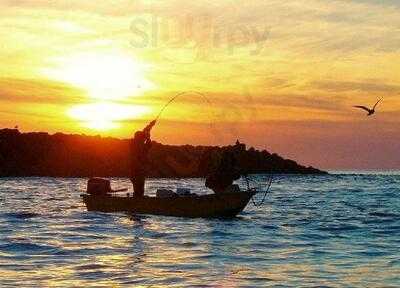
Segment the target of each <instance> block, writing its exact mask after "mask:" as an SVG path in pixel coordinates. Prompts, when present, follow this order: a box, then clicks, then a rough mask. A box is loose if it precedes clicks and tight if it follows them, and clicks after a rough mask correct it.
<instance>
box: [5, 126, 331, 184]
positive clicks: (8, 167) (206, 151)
mask: <svg viewBox="0 0 400 288" xmlns="http://www.w3.org/2000/svg"><path fill="white" fill-rule="evenodd" d="M232 147H236V149H237V151H240V153H239V154H238V155H240V156H239V157H238V158H239V163H240V166H241V167H243V170H244V171H246V172H248V173H282V174H285V173H290V174H324V173H326V172H323V171H320V170H318V169H315V168H313V167H305V166H301V165H299V164H297V163H296V162H295V161H292V160H288V159H283V158H282V157H280V156H279V155H277V154H275V153H273V154H270V153H269V152H268V151H266V150H263V151H258V150H256V149H254V148H253V147H251V148H250V149H248V150H246V145H244V144H242V143H240V142H238V143H237V145H235V146H227V147H213V146H191V145H183V146H172V145H163V144H160V143H157V142H153V145H152V148H151V150H150V155H149V163H148V171H149V172H148V174H149V176H150V177H176V178H181V177H204V176H206V175H207V174H208V173H209V172H210V171H211V170H212V169H213V165H215V163H216V162H217V161H218V159H219V158H218V157H219V155H220V154H221V153H222V151H223V150H224V149H232ZM128 155H129V140H120V139H115V138H110V137H106V138H103V137H100V136H85V135H66V134H63V133H56V134H54V135H49V134H48V133H42V132H40V133H20V132H19V131H18V130H17V129H2V130H0V163H1V165H0V177H11V176H13V177H15V176H21V177H25V176H52V177H94V176H98V177H127V176H128V175H129V156H128Z"/></svg>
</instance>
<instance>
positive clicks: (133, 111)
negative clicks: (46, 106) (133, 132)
mask: <svg viewBox="0 0 400 288" xmlns="http://www.w3.org/2000/svg"><path fill="white" fill-rule="evenodd" d="M150 110H151V109H150V108H149V107H147V106H138V105H122V104H115V103H110V102H100V103H93V104H83V105H76V106H74V107H72V108H71V109H69V111H68V115H69V116H71V117H73V118H75V119H78V120H80V121H81V122H83V124H84V125H85V126H86V127H88V128H91V129H95V130H108V129H113V128H118V127H120V123H121V122H123V121H129V120H133V119H137V118H138V117H140V116H143V115H144V114H146V113H149V112H150Z"/></svg>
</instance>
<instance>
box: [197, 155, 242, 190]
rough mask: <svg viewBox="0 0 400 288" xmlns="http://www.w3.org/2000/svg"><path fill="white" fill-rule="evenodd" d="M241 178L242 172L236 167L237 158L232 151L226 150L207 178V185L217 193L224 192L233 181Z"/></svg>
mask: <svg viewBox="0 0 400 288" xmlns="http://www.w3.org/2000/svg"><path fill="white" fill-rule="evenodd" d="M239 178H240V173H239V171H238V169H237V168H236V158H235V155H234V154H233V153H232V152H231V151H228V150H226V151H224V152H223V154H222V158H221V161H220V163H219V165H218V167H217V169H216V171H214V172H213V173H211V174H210V175H209V176H207V178H206V184H205V185H206V187H207V188H210V189H211V190H213V191H214V193H215V194H221V193H224V192H225V191H226V190H227V188H228V187H230V186H231V185H232V184H233V181H235V180H237V179H239Z"/></svg>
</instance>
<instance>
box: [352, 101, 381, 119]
mask: <svg viewBox="0 0 400 288" xmlns="http://www.w3.org/2000/svg"><path fill="white" fill-rule="evenodd" d="M381 100H382V99H379V100H378V102H376V103H375V105H374V107H373V108H372V109H370V108H368V107H365V106H359V105H357V106H353V107H354V108H360V109H363V110H365V111H367V112H368V114H367V116H371V115H372V114H374V113H375V107H376V105H378V103H379V102H381Z"/></svg>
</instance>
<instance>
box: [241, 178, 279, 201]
mask: <svg viewBox="0 0 400 288" xmlns="http://www.w3.org/2000/svg"><path fill="white" fill-rule="evenodd" d="M273 178H274V175H273V174H270V177H269V178H268V180H267V183H266V187H267V189H266V190H265V191H264V192H261V191H259V192H257V193H256V194H258V193H264V194H263V196H262V198H261V201H259V202H258V203H257V202H256V200H255V199H254V196H255V195H256V194H254V195H253V197H251V201H252V202H253V205H254V206H255V207H260V206H261V205H263V204H264V202H265V199H266V198H267V194H268V192H270V190H271V186H272V181H273ZM245 179H246V183H247V189H248V190H250V191H254V190H256V189H255V188H250V180H249V179H248V176H247V175H245Z"/></svg>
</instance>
